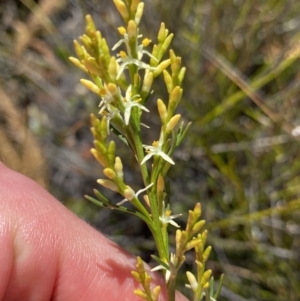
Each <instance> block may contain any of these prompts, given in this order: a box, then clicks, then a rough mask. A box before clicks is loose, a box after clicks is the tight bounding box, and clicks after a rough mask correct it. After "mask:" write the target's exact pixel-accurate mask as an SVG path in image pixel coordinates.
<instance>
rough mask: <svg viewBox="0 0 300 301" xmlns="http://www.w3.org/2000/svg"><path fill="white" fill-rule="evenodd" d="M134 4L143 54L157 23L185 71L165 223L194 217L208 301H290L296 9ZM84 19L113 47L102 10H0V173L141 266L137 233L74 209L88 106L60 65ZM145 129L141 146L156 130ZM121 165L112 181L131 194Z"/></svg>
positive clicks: (294, 235) (194, 2) (298, 257)
mask: <svg viewBox="0 0 300 301" xmlns="http://www.w3.org/2000/svg"><path fill="white" fill-rule="evenodd" d="M145 4H146V10H145V14H144V21H143V22H142V23H143V25H142V31H143V32H144V36H149V37H151V38H152V39H153V40H155V37H156V33H157V30H158V27H159V24H160V22H161V21H164V22H165V23H166V26H167V28H169V29H170V31H171V32H173V33H175V39H174V41H173V46H172V47H173V48H174V50H175V52H176V53H177V55H180V56H182V59H183V62H184V64H185V65H186V66H187V69H188V71H187V74H186V79H185V93H184V100H183V102H182V104H181V107H180V109H179V111H180V113H182V114H183V116H185V118H186V120H191V121H193V125H192V127H191V130H190V133H189V135H188V137H187V139H186V141H185V143H184V145H183V146H182V147H181V148H180V150H178V151H177V152H176V154H175V160H176V162H177V163H176V166H175V167H174V168H173V170H172V172H171V174H170V179H169V180H170V185H171V193H172V197H171V201H172V204H173V206H174V212H175V211H176V212H187V210H188V209H189V208H192V207H193V204H194V203H195V202H198V201H200V202H201V204H202V207H203V217H204V218H205V219H206V220H207V229H209V233H210V234H209V244H211V245H212V247H213V250H214V251H213V254H212V255H211V259H210V261H209V264H208V265H209V267H210V268H211V269H213V273H214V275H215V278H216V279H218V278H219V276H220V274H221V273H225V280H224V286H223V289H222V292H221V297H220V300H232V301H239V300H253V301H254V300H272V301H279V300H280V301H281V300H282V301H286V300H291V301H297V300H300V285H299V283H300V264H299V262H300V250H299V248H300V198H299V196H300V152H299V135H300V114H299V110H300V98H299V92H300V84H299V80H300V72H299V69H300V68H299V66H300V61H299V57H300V43H299V39H300V1H298V0H276V1H275V0H265V1H259V0H214V1H208V0H202V1H201V0H185V1H180V0H172V1H171V0H169V1H159V0H152V1H150V0H149V1H147V0H146V1H145ZM87 13H90V14H92V15H93V17H94V19H95V22H96V23H97V26H98V28H99V29H100V30H101V32H102V33H103V36H105V37H106V38H107V40H108V42H109V44H110V46H112V45H114V43H115V42H116V41H117V39H118V33H117V31H116V27H117V26H120V25H121V20H120V18H119V16H118V15H117V13H116V10H115V9H114V7H113V5H112V1H111V0H85V1H83V0H40V1H33V0H21V1H13V0H3V1H1V3H0V17H1V23H0V26H1V28H0V68H1V74H0V159H1V160H2V161H4V162H5V163H6V164H7V165H8V166H10V167H12V168H14V169H16V170H18V171H20V172H22V173H24V174H26V175H28V176H30V177H32V178H33V179H35V180H36V181H38V182H39V183H40V184H41V185H43V186H45V187H46V189H48V190H49V191H50V192H51V193H52V194H53V195H55V196H56V197H57V198H59V199H60V200H63V202H64V203H65V204H66V206H68V207H69V208H70V209H71V210H73V211H74V212H75V213H76V214H78V215H80V216H81V217H82V218H84V219H86V220H87V221H89V222H90V223H91V224H93V225H95V226H96V227H97V228H99V229H100V230H101V231H102V232H103V233H105V234H106V235H108V236H110V237H111V238H112V239H113V240H115V241H116V242H118V243H119V244H121V245H122V246H124V247H126V248H127V250H128V251H130V252H133V253H135V254H139V255H141V256H142V257H143V258H144V260H146V261H149V259H150V258H149V254H151V252H152V250H153V248H154V246H153V244H152V242H151V240H150V239H149V237H150V233H149V231H148V230H147V228H146V227H145V226H144V225H143V224H142V222H141V221H139V220H137V219H136V218H134V217H131V216H126V215H122V214H119V213H116V212H110V211H106V210H99V208H97V207H95V206H93V205H92V204H90V203H88V202H87V201H85V200H84V199H83V195H84V194H90V195H91V194H92V188H93V187H96V185H97V184H95V180H96V179H97V178H99V177H101V170H100V168H99V167H98V166H97V164H95V161H94V159H93V158H92V156H91V155H90V152H89V149H90V147H91V145H92V136H91V135H90V133H89V114H90V113H91V112H95V113H97V104H98V102H99V99H96V98H95V97H94V95H92V94H91V93H89V92H88V91H86V89H85V88H83V87H81V86H80V84H78V81H79V79H80V78H81V77H83V76H84V74H82V73H81V72H80V71H79V70H77V69H76V68H75V67H74V66H73V65H71V64H70V63H69V61H68V56H70V55H74V51H73V45H72V41H73V40H74V39H75V38H77V37H78V36H79V35H81V34H82V33H83V31H84V16H85V14H87ZM161 87H163V85H161V83H157V84H156V89H157V91H158V94H159V95H160V97H164V95H166V94H165V91H163V90H162V89H161ZM152 103H153V104H152V105H153V110H155V107H154V103H155V99H153V101H152ZM147 123H150V124H151V127H152V128H153V131H151V133H150V132H149V133H150V134H148V135H149V137H147V138H146V139H147V141H149V143H148V144H150V142H151V141H152V140H154V139H156V138H157V137H156V136H157V135H156V133H155V129H156V128H157V126H158V121H155V120H147ZM151 135H152V136H151ZM120 155H121V157H122V156H126V157H127V154H126V153H125V152H123V151H122V150H121V153H120ZM127 158H128V159H127V161H126V166H127V172H126V178H127V180H128V182H131V183H136V185H137V187H140V182H139V181H140V180H137V179H135V177H136V174H135V168H136V167H134V166H135V165H134V159H133V158H132V157H130V156H129V157H127ZM123 160H124V159H123ZM110 196H111V197H112V198H114V197H115V196H114V195H110ZM185 218H186V217H185V216H183V217H182V221H184V220H185ZM188 264H193V259H192V258H188ZM184 282H186V280H182V283H184Z"/></svg>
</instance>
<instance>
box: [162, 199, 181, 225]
mask: <svg viewBox="0 0 300 301" xmlns="http://www.w3.org/2000/svg"><path fill="white" fill-rule="evenodd" d="M181 215H182V214H181V213H180V214H175V215H171V210H169V209H168V208H167V209H166V206H165V202H163V207H162V216H160V217H159V220H160V221H161V222H162V224H163V225H167V224H171V225H173V226H174V227H177V228H180V226H179V225H178V224H177V223H176V222H174V221H173V219H175V218H177V217H179V216H181Z"/></svg>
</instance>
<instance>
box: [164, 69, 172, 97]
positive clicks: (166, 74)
mask: <svg viewBox="0 0 300 301" xmlns="http://www.w3.org/2000/svg"><path fill="white" fill-rule="evenodd" d="M163 75H164V81H165V85H166V87H167V90H168V93H169V94H171V93H172V90H173V81H172V77H171V75H170V73H169V72H168V71H167V70H164V71H163Z"/></svg>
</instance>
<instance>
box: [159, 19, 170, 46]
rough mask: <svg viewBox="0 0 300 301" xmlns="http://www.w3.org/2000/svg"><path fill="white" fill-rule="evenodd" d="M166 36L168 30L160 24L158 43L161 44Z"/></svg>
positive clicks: (163, 24)
mask: <svg viewBox="0 0 300 301" xmlns="http://www.w3.org/2000/svg"><path fill="white" fill-rule="evenodd" d="M167 35H168V30H167V29H166V26H165V23H161V24H160V28H159V31H158V35H157V40H158V42H159V43H163V41H164V40H165V38H166V36H167Z"/></svg>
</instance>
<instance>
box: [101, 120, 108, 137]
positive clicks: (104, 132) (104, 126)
mask: <svg viewBox="0 0 300 301" xmlns="http://www.w3.org/2000/svg"><path fill="white" fill-rule="evenodd" d="M100 136H101V140H102V141H105V139H106V137H107V118H106V116H103V117H102V119H101V120H100Z"/></svg>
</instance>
